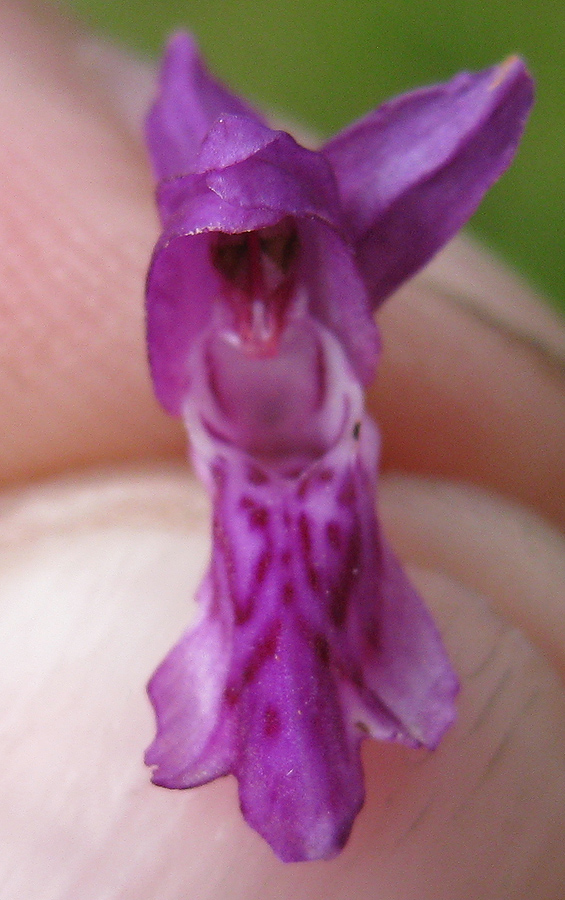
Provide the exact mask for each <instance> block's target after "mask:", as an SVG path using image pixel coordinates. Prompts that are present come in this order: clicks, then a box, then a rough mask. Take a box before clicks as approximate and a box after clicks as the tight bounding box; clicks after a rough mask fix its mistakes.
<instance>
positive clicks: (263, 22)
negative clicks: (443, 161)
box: [66, 0, 565, 311]
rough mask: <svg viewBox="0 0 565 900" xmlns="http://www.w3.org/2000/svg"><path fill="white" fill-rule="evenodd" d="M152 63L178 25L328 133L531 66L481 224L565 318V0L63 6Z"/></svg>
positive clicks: (245, 79)
mask: <svg viewBox="0 0 565 900" xmlns="http://www.w3.org/2000/svg"><path fill="white" fill-rule="evenodd" d="M66 2H67V5H69V6H71V7H72V8H73V9H74V10H76V11H77V12H79V13H80V14H81V15H82V17H83V18H85V19H86V20H87V21H89V22H90V24H91V25H92V26H93V27H95V28H97V29H98V30H103V31H106V32H108V33H109V34H111V35H113V36H114V37H115V38H118V39H120V40H121V41H123V42H125V43H126V44H128V45H129V46H130V47H132V48H134V49H135V50H137V51H141V52H142V53H145V54H149V55H152V56H155V55H157V54H158V52H159V50H160V47H161V45H162V43H163V41H164V39H165V37H166V35H167V34H168V33H169V32H170V31H171V30H173V29H175V28H178V27H179V26H183V27H188V28H190V29H191V30H193V31H194V32H195V33H196V35H197V37H198V39H199V41H200V44H201V47H202V48H203V50H204V52H205V54H206V56H207V57H208V60H209V62H210V64H211V67H212V68H213V69H214V70H215V72H216V73H217V74H219V75H220V76H221V77H222V78H223V80H225V81H227V82H228V83H229V84H230V85H231V86H232V87H233V88H234V89H236V90H238V91H240V92H242V93H244V94H246V95H247V96H248V97H249V98H250V99H252V100H254V101H255V102H256V103H257V104H259V105H261V106H264V107H267V108H269V109H272V110H275V111H276V112H277V114H279V113H280V114H283V115H286V116H288V117H289V118H290V119H291V120H294V121H301V122H304V123H305V125H307V126H309V127H310V128H311V129H313V130H315V131H316V132H318V133H319V134H320V135H322V136H329V135H331V134H332V133H333V132H335V131H337V130H338V129H340V128H341V127H342V126H343V125H345V124H346V123H347V122H349V121H350V120H351V119H353V118H355V117H357V116H359V115H361V114H362V113H364V112H366V111H368V110H369V109H371V108H373V107H374V106H376V105H377V104H378V103H379V102H380V101H381V100H383V99H385V98H386V97H387V96H390V95H392V94H395V93H398V92H400V91H404V90H408V89H410V88H412V87H416V86H418V85H421V84H426V83H430V82H434V81H441V80H443V79H447V78H449V77H450V76H451V75H453V74H454V73H455V72H456V71H458V70H460V69H465V68H467V69H475V68H481V67H483V66H486V65H490V64H492V63H493V62H495V61H498V60H500V59H503V58H504V57H505V56H507V55H508V54H510V53H519V54H521V55H522V56H524V57H525V58H526V60H527V61H528V63H529V66H530V69H531V71H532V73H533V75H534V77H535V79H536V82H537V104H536V107H535V109H534V112H533V114H532V118H531V120H530V124H529V127H528V129H527V132H526V137H525V139H524V142H523V144H522V148H521V150H520V152H519V154H518V157H517V159H516V161H515V163H514V165H513V166H512V168H511V169H510V171H509V172H508V173H507V174H506V175H505V176H504V177H503V179H502V180H501V181H500V182H499V183H498V184H497V185H496V186H495V188H493V190H492V191H491V192H490V194H489V195H488V196H487V198H486V200H485V201H484V202H483V205H482V206H481V209H480V210H479V212H478V213H477V214H476V216H475V217H474V219H473V222H472V227H473V229H474V230H475V232H477V233H478V234H480V236H481V237H482V239H483V241H485V242H486V243H487V244H488V245H489V246H491V247H492V248H493V249H494V250H496V251H497V252H498V253H500V254H501V255H503V256H504V257H505V258H506V259H507V260H509V261H510V262H511V263H513V264H514V265H515V266H516V267H517V268H519V269H520V270H521V271H522V272H524V273H525V274H526V275H527V276H528V277H529V279H530V281H531V282H533V283H534V284H535V285H537V286H539V287H540V288H542V289H543V290H544V291H545V292H546V293H547V294H548V295H549V296H550V298H553V300H554V301H555V302H556V304H557V305H558V306H560V307H561V309H563V310H564V311H565V266H564V258H563V251H562V243H563V231H564V228H563V200H564V197H563V175H564V169H565V102H564V97H563V93H564V90H565V49H564V47H565V3H564V2H563V0H501V2H499V3H486V4H485V2H484V0H436V2H434V0H343V2H339V0H216V2H215V3H210V2H206V0H174V2H173V0H160V2H159V0H127V2H125V0H122V2H120V0H66Z"/></svg>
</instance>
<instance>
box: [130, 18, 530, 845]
mask: <svg viewBox="0 0 565 900" xmlns="http://www.w3.org/2000/svg"><path fill="white" fill-rule="evenodd" d="M531 102H532V83H531V80H530V78H529V76H528V75H527V73H526V71H525V69H524V66H523V64H522V62H521V61H520V60H518V59H515V58H513V59H510V60H508V61H507V62H506V63H504V64H503V65H501V66H499V67H495V68H492V69H487V70H485V71H483V72H480V73H478V74H472V75H470V74H461V75H458V76H457V77H456V78H454V79H453V80H452V81H450V82H448V83H447V84H444V85H439V86H436V87H431V88H426V89H424V90H419V91H415V92H413V93H410V94H407V95H405V96H403V97H400V98H398V99H396V100H394V101H392V102H390V103H387V104H385V105H384V106H382V107H380V108H379V109H377V110H376V111H375V112H372V113H370V114H369V115H368V116H366V117H365V118H363V119H361V120H360V121H359V122H356V123H355V124H353V125H352V126H350V127H349V128H348V129H346V130H345V131H343V132H341V133H340V134H339V135H337V137H335V138H333V140H331V141H329V143H327V144H326V145H325V146H324V147H322V149H321V150H320V151H318V152H313V151H312V150H307V149H305V148H304V147H301V146H300V145H299V144H297V143H296V142H295V140H294V139H293V138H292V137H291V136H290V135H289V134H286V133H285V132H283V131H274V130H272V129H271V128H269V126H268V125H267V124H266V123H265V122H264V120H263V119H262V118H261V117H260V116H259V115H258V114H257V113H256V112H254V111H253V110H252V109H251V108H250V107H249V106H248V105H247V104H246V103H244V102H243V101H242V100H240V99H238V98H237V97H235V96H233V95H232V94H230V93H229V92H228V91H227V90H226V89H225V88H224V87H222V86H221V85H220V84H219V83H218V82H216V81H215V80H213V79H212V78H211V76H210V75H209V74H208V72H207V71H206V69H205V68H204V65H203V63H202V61H201V59H200V57H199V55H198V51H197V48H196V47H195V45H194V43H193V41H192V39H191V38H190V37H189V36H187V35H185V34H179V35H177V36H176V37H174V38H173V39H172V41H171V42H170V44H169V48H168V51H167V54H166V56H165V60H164V63H163V68H162V73H161V83H160V92H159V96H158V98H157V100H156V102H155V104H154V106H153V108H152V110H151V112H150V115H149V119H148V141H149V148H150V153H151V157H152V160H153V165H154V168H155V173H156V176H157V179H158V180H159V188H158V205H159V210H160V213H161V217H162V223H163V234H162V237H161V239H160V240H159V242H158V244H157V247H156V249H155V252H154V255H153V260H152V263H151V268H150V271H149V276H148V283H147V328H148V345H149V356H150V362H151V371H152V376H153V382H154V386H155V391H156V393H157V396H158V398H159V399H160V401H161V402H162V404H163V405H164V407H165V408H166V409H167V410H168V411H169V412H170V413H172V414H173V415H180V416H182V417H183V418H184V420H185V422H186V425H187V428H188V431H189V434H190V438H191V445H192V454H193V459H194V463H195V466H196V468H197V471H198V473H199V474H200V477H201V478H202V480H203V481H204V483H205V484H206V485H207V487H208V488H209V490H210V492H211V495H212V500H213V509H214V513H213V526H212V534H213V545H212V558H211V563H210V568H209V571H208V573H207V575H206V577H205V578H204V581H203V584H202V585H201V587H200V589H199V592H198V601H199V604H200V608H201V614H200V618H199V621H198V623H197V624H196V626H195V627H193V628H192V629H191V630H189V631H188V632H187V633H186V634H185V635H184V637H183V638H182V639H181V641H180V643H179V644H177V646H176V647H175V648H174V649H173V650H172V651H171V653H170V654H169V655H168V656H167V658H166V659H165V661H164V662H163V663H162V664H161V666H160V667H159V668H158V670H157V671H156V673H155V674H154V675H153V677H152V679H151V682H150V684H149V695H150V697H151V700H152V703H153V705H154V707H155V711H156V715H157V724H158V733H157V737H156V739H155V741H154V743H153V744H152V745H151V747H150V748H149V750H148V751H147V757H146V760H147V763H148V765H150V766H153V767H154V772H153V781H154V782H155V783H156V784H159V785H163V786H165V787H169V788H188V787H194V786H196V785H200V784H203V783H205V782H207V781H210V780H212V779H214V778H218V777H219V776H221V775H226V774H228V773H233V774H234V775H235V776H236V777H237V779H238V781H239V793H240V801H241V808H242V811H243V814H244V816H245V818H246V820H247V821H248V822H249V824H250V825H252V826H253V827H254V828H255V829H256V830H257V831H258V832H259V833H260V834H261V835H262V836H263V837H264V838H265V839H266V840H267V841H268V842H269V844H270V845H271V847H272V848H273V850H274V851H275V853H277V854H278V856H279V857H280V858H281V859H283V860H286V861H297V860H306V859H327V858H330V857H332V856H334V855H335V854H336V853H337V852H339V850H340V849H341V848H342V847H343V845H344V843H345V841H346V840H347V837H348V835H349V832H350V830H351V827H352V823H353V820H354V818H355V816H356V814H357V812H358V811H359V809H360V808H361V806H362V804H363V778H362V772H361V763H360V752H359V747H360V743H361V741H362V740H363V738H365V737H367V736H371V737H374V738H378V739H380V740H392V741H400V742H402V743H404V744H407V745H408V746H410V747H422V746H423V747H428V748H433V747H435V746H436V745H437V743H438V741H439V740H440V738H441V736H442V735H443V733H444V731H445V730H446V728H448V726H449V725H450V724H451V723H452V721H453V719H454V700H455V696H456V693H457V687H458V686H457V679H456V677H455V675H454V673H453V670H452V668H451V666H450V663H449V661H448V659H447V656H446V653H445V650H444V647H443V644H442V642H441V638H440V636H439V634H438V632H437V629H436V628H435V626H434V623H433V621H432V619H431V617H430V615H429V614H428V612H427V611H426V609H425V607H424V605H423V603H422V601H421V600H420V598H419V597H418V595H417V593H416V591H415V590H414V588H413V587H412V585H411V584H410V582H409V581H408V579H407V577H406V575H405V574H404V572H403V571H402V568H401V566H400V565H399V563H398V561H397V559H396V558H395V556H394V554H393V552H392V551H391V550H390V548H389V547H388V546H387V544H386V542H385V540H384V539H383V537H382V535H381V533H380V529H379V526H378V522H377V518H376V514H375V508H374V494H375V481H376V471H377V457H378V435H377V431H376V428H375V426H374V425H373V423H372V422H371V421H370V419H369V418H368V417H367V415H366V414H365V412H364V408H363V387H364V386H365V385H366V384H367V383H368V382H369V381H370V379H371V378H372V377H373V374H374V371H375V365H376V361H377V356H378V351H379V338H378V332H377V328H376V325H375V323H374V320H373V316H372V313H373V311H374V309H375V307H376V306H377V305H378V304H379V303H380V302H381V301H382V300H384V299H385V297H387V296H388V295H389V294H390V293H391V292H392V291H393V290H394V289H395V288H396V287H398V285H399V284H400V283H401V282H402V281H404V280H405V279H406V278H409V277H410V276H411V275H413V274H414V273H415V272H416V271H417V270H418V269H419V268H420V267H421V266H423V265H424V264H425V263H426V262H427V261H428V260H429V259H430V257H431V256H432V255H433V254H434V253H435V252H436V251H437V250H438V249H439V248H440V247H441V246H442V245H443V244H444V243H445V242H446V241H447V240H448V239H449V238H451V237H452V235H453V234H454V233H455V232H456V231H457V230H458V229H459V228H460V226H461V225H462V224H463V223H464V222H465V220H466V219H467V218H468V217H469V216H470V215H471V213H472V212H473V211H474V210H475V209H476V207H477V205H478V203H479V201H480V199H481V197H482V195H483V194H484V192H485V191H486V189H487V188H488V187H489V186H490V185H491V184H492V183H493V182H494V181H495V179H496V178H498V176H499V175H500V174H501V173H502V172H503V170H504V169H505V168H506V166H507V165H508V164H509V162H510V160H511V158H512V155H513V153H514V151H515V149H516V146H517V143H518V141H519V138H520V135H521V132H522V129H523V126H524V122H525V119H526V116H527V113H528V110H529V108H530V105H531Z"/></svg>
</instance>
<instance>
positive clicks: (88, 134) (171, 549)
mask: <svg viewBox="0 0 565 900" xmlns="http://www.w3.org/2000/svg"><path fill="white" fill-rule="evenodd" d="M0 41H1V44H2V46H1V48H0V85H1V88H2V89H1V91H0V122H1V123H2V128H1V129H0V167H1V170H2V171H3V172H4V173H7V178H6V182H7V183H6V185H5V187H4V190H3V196H2V204H1V205H0V273H1V274H0V335H1V342H0V347H1V350H0V386H1V390H0V427H1V433H2V440H1V441H0V477H1V478H2V483H3V492H2V497H1V500H0V546H1V548H2V549H1V551H0V632H1V633H2V657H1V661H0V683H1V685H2V689H1V691H0V705H1V711H0V747H1V748H2V763H3V765H2V771H1V773H0V821H2V826H3V827H2V841H1V843H0V896H1V897H2V898H4V897H6V898H7V900H12V898H20V897H25V898H26V900H47V898H49V900H76V898H80V900H99V898H101V897H104V898H109V900H113V898H120V900H145V898H148V900H149V898H151V900H154V898H159V900H185V898H187V897H190V898H191V900H193V898H194V900H215V898H225V897H227V896H229V897H230V900H232V898H233V900H237V898H239V897H241V898H242V900H243V898H245V900H253V898H262V900H263V898H266V900H275V898H280V897H284V898H286V897H293V898H297V900H310V898H311V900H318V898H320V900H321V898H327V897H332V898H336V900H341V898H344V900H346V898H347V900H352V898H367V900H467V898H473V900H475V898H477V897H481V898H485V900H490V898H492V900H506V898H513V900H514V898H528V900H541V898H543V900H546V898H551V900H560V898H561V897H562V885H563V883H564V882H565V854H564V850H563V840H562V835H563V828H564V826H565V749H564V748H565V699H564V693H563V675H564V671H565V624H564V623H565V616H564V614H563V613H564V607H565V600H564V598H565V549H564V541H563V537H562V536H561V535H560V532H559V528H560V527H561V528H563V527H564V526H565V497H564V493H565V485H564V483H563V482H564V479H563V471H562V468H563V463H562V460H563V451H564V449H565V379H564V377H563V357H564V348H565V336H564V334H563V329H562V327H561V325H560V323H559V322H558V321H557V320H554V319H553V317H552V316H551V314H550V313H549V312H548V311H547V310H546V309H545V308H544V307H543V306H542V305H541V304H540V303H539V302H538V301H537V300H536V298H535V297H533V296H532V295H531V294H530V293H529V291H528V290H527V289H526V288H524V287H523V286H522V285H521V284H519V283H518V282H517V281H516V280H515V279H514V277H513V276H511V275H509V274H507V273H506V272H505V270H503V269H502V268H501V267H499V266H498V265H497V264H495V263H493V262H492V261H490V260H489V259H488V258H487V257H486V256H485V255H484V253H483V252H482V251H480V250H478V249H477V248H476V247H474V246H473V245H471V244H469V243H468V242H467V241H466V240H460V241H458V242H455V243H454V244H452V245H451V247H450V248H448V250H447V251H445V252H444V254H442V256H441V258H439V259H438V260H437V261H436V263H434V264H433V265H432V267H430V268H429V269H428V270H427V271H426V272H425V273H423V274H422V275H421V276H419V277H418V278H417V279H415V280H414V281H413V282H411V283H410V284H409V285H408V286H407V287H406V288H405V289H404V290H403V291H401V292H399V294H397V295H396V296H395V297H393V298H392V299H391V300H390V301H389V302H388V304H387V305H386V306H385V308H384V309H383V311H382V313H381V314H380V317H379V321H380V323H381V326H382V330H383V336H384V348H385V349H384V356H383V361H382V364H381V366H380V371H379V373H378V377H377V380H376V382H375V384H374V386H373V387H372V388H371V390H370V393H369V402H370V406H371V410H372V412H373V415H374V416H375V418H376V419H377V421H378V422H379V425H380V427H381V430H382V433H383V439H384V464H385V469H386V471H387V472H389V473H390V472H392V471H393V470H394V471H396V472H397V473H398V472H399V471H401V472H402V474H395V475H391V474H388V475H387V474H385V476H384V477H383V479H382V487H381V496H380V509H381V512H382V516H383V519H384V523H385V528H386V531H387V533H388V536H389V538H390V539H391V541H392V543H393V544H394V545H395V547H396V549H397V551H398V552H399V554H400V555H401V556H402V558H403V560H404V561H405V563H406V564H407V566H408V568H409V571H410V573H411V575H412V577H413V578H414V580H415V581H416V582H417V584H418V586H419V588H420V589H421V591H422V593H423V595H424V596H425V598H426V601H427V602H428V604H429V606H430V608H431V609H432V611H433V613H434V615H435V617H436V618H437V621H438V623H439V625H440V627H441V629H442V632H443V634H444V636H445V639H446V643H447V645H448V648H449V651H450V654H451V657H452V660H453V663H454V665H455V668H456V669H457V671H458V674H459V675H460V677H461V679H462V684H463V689H462V693H461V697H460V701H459V718H458V722H457V725H456V726H455V727H454V728H453V730H452V731H451V732H450V733H449V734H448V735H447V736H446V738H445V739H444V741H443V742H442V744H441V746H440V749H439V750H438V751H436V752H435V753H432V754H429V753H425V752H422V751H411V750H407V749H405V748H401V747H397V746H389V745H380V744H377V743H374V742H371V743H366V745H365V747H364V754H363V756H364V764H365V771H366V780H367V794H368V796H367V802H366V805H365V808H364V810H363V812H362V813H361V815H360V816H359V819H358V821H357V823H356V825H355V827H354V830H353V834H352V837H351V841H350V843H349V845H348V846H347V848H346V849H345V851H344V852H343V853H342V854H341V855H340V856H339V857H338V858H337V859H336V860H334V861H332V862H329V863H307V864H299V865H287V866H285V865H284V864H282V863H280V862H278V860H277V859H276V858H275V857H274V856H273V854H272V853H271V851H270V850H269V848H268V847H267V846H266V845H265V844H264V843H263V842H262V841H261V839H260V838H259V837H258V836H257V835H256V834H255V833H253V832H252V831H251V829H249V828H248V827H247V826H246V825H245V823H244V822H243V820H242V817H241V814H240V812H239V810H238V807H237V797H236V787H235V782H234V781H233V780H232V779H231V778H226V779H222V780H220V781H218V782H217V783H214V784H212V785H208V786H205V787H202V788H199V789H197V790H194V791H189V792H172V791H165V790H162V789H160V788H156V787H154V786H152V785H151V784H150V783H149V772H148V771H147V770H146V769H145V768H144V767H143V764H142V757H143V750H144V748H145V747H146V746H147V744H148V743H149V742H150V740H151V738H152V736H153V731H154V722H153V718H152V713H151V710H150V707H149V704H148V701H147V699H146V697H145V695H144V685H145V683H146V681H147V679H148V677H149V675H150V674H151V672H152V671H153V669H154V668H155V666H156V665H157V663H158V662H159V661H160V660H161V659H162V658H163V656H164V655H165V653H166V652H167V650H168V649H169V648H170V646H171V645H172V643H174V641H175V640H176V639H177V638H178V636H179V635H180V633H181V632H182V630H183V629H184V627H185V626H186V624H187V622H188V620H189V619H190V618H191V616H193V615H194V607H193V602H192V596H193V593H194V589H195V587H196V585H197V583H198V581H199V579H200V577H201V575H202V573H203V571H204V569H205V566H206V563H207V555H208V549H209V538H208V501H207V499H206V497H205V495H204V493H203V491H202V489H201V488H200V486H199V485H198V483H197V482H196V481H195V480H194V478H193V476H192V475H191V473H190V469H189V467H188V464H186V463H184V462H183V461H182V457H183V456H184V445H185V439H184V435H183V433H182V430H181V428H180V426H179V424H178V423H177V422H176V421H174V420H172V419H169V418H167V417H166V416H165V414H164V413H162V412H161V410H160V408H159V407H158V405H157V403H156V401H155V400H154V398H153V395H152V392H151V387H150V384H149V378H148V373H147V368H146V361H145V350H144V337H143V309H142V286H143V279H144V274H145V268H146V265H147V260H148V257H149V254H150V251H151V247H152V245H153V243H154V240H155V238H156V234H157V222H156V217H155V214H154V211H153V200H152V191H153V189H152V185H151V179H150V175H149V171H148V166H147V163H146V160H145V155H144V150H143V147H142V144H141V140H140V129H139V120H140V115H141V110H142V109H143V107H144V105H145V104H146V102H147V98H148V96H149V93H150V90H151V73H150V72H148V71H147V70H145V69H144V68H143V67H141V66H139V65H138V64H137V63H134V62H130V61H128V60H127V59H125V58H124V57H122V56H121V55H119V54H118V53H116V52H115V51H112V50H110V49H108V48H106V47H104V46H101V45H99V44H97V43H95V42H93V41H92V40H91V39H87V38H85V37H84V36H82V35H81V34H79V33H78V32H77V31H75V30H74V29H73V28H72V27H69V26H68V25H67V24H66V23H65V22H64V21H62V20H60V19H59V18H58V17H57V16H56V15H55V13H54V11H53V9H52V8H51V7H45V8H44V9H42V10H37V9H31V7H29V6H27V5H24V4H22V3H13V2H5V3H4V4H3V5H2V7H1V8H0Z"/></svg>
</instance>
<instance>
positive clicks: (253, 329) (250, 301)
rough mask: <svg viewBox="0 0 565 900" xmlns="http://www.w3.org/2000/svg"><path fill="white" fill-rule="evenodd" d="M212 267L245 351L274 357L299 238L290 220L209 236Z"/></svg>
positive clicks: (289, 296)
mask: <svg viewBox="0 0 565 900" xmlns="http://www.w3.org/2000/svg"><path fill="white" fill-rule="evenodd" d="M210 252H211V256H212V264H213V266H214V268H215V269H216V270H217V271H218V272H219V273H220V275H221V276H222V282H223V292H222V294H223V299H224V301H225V302H226V304H227V306H228V309H229V310H230V312H231V314H232V316H233V325H234V330H235V332H236V334H237V336H238V338H239V340H240V341H241V343H242V345H243V347H244V348H245V350H247V351H248V352H250V353H253V354H255V355H258V356H274V355H275V354H276V353H277V351H278V345H279V338H280V335H281V333H282V331H283V329H284V327H285V324H286V318H287V313H288V309H289V306H290V303H291V300H292V298H293V296H294V288H295V268H296V267H295V262H296V257H297V253H298V233H297V230H296V225H295V224H294V220H293V219H292V217H290V216H287V217H286V218H284V219H283V220H282V221H281V222H278V223H277V224H276V225H272V226H269V227H268V228H260V229H258V230H257V231H246V232H243V233H241V234H224V233H223V232H219V233H217V234H214V235H213V236H212V241H211V250H210Z"/></svg>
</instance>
